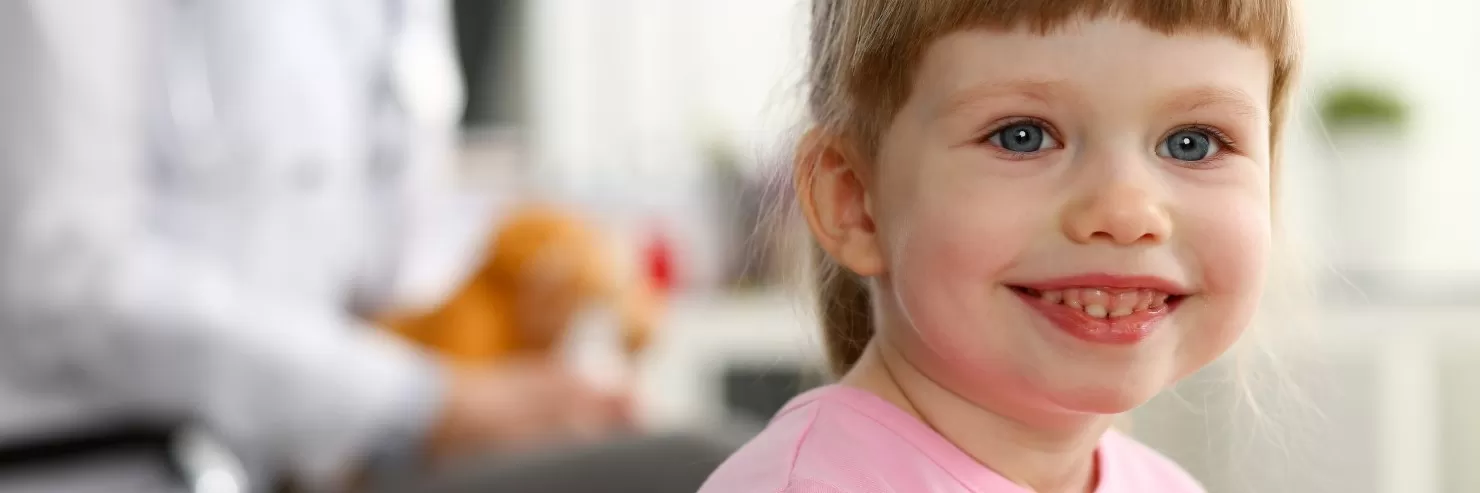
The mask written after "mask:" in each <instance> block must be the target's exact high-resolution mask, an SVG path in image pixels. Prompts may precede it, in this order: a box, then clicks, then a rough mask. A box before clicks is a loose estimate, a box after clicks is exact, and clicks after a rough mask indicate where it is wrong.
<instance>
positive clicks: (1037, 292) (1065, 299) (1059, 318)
mask: <svg viewBox="0 0 1480 493" xmlns="http://www.w3.org/2000/svg"><path fill="white" fill-rule="evenodd" d="M1097 277H1099V278H1098V279H1081V280H1078V281H1075V280H1064V281H1059V282H1048V283H1039V284H1036V285H1009V286H1008V287H1009V288H1011V289H1012V291H1013V293H1015V294H1017V296H1018V298H1020V299H1022V300H1023V302H1024V303H1026V304H1027V305H1028V306H1029V307H1031V308H1033V309H1034V311H1036V312H1038V313H1039V314H1040V315H1042V316H1043V317H1044V318H1047V319H1048V320H1049V321H1050V322H1052V323H1053V325H1054V326H1056V327H1058V328H1059V329H1061V330H1063V331H1064V332H1066V333H1068V334H1069V335H1071V336H1074V337H1076V338H1078V339H1080V340H1083V341H1086V342H1093V343H1100V344H1117V345H1126V344H1135V343H1137V342H1140V341H1143V340H1145V339H1146V338H1147V337H1150V336H1151V334H1152V333H1153V332H1154V331H1155V328H1156V327H1157V325H1158V322H1161V321H1162V320H1163V319H1165V318H1166V317H1167V316H1168V315H1170V314H1171V313H1172V312H1173V311H1175V310H1176V309H1177V307H1178V306H1180V305H1181V303H1182V302H1183V301H1184V300H1186V299H1187V297H1188V296H1190V295H1188V294H1186V293H1185V291H1184V290H1182V289H1181V288H1178V287H1175V285H1173V284H1172V283H1169V282H1166V281H1162V280H1159V279H1138V278H1114V277H1108V276H1097ZM1097 281H1098V282H1097Z"/></svg>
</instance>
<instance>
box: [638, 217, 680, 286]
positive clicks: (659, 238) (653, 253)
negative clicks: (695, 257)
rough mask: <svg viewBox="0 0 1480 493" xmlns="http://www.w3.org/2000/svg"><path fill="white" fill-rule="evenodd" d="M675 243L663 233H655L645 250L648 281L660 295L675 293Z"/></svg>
mask: <svg viewBox="0 0 1480 493" xmlns="http://www.w3.org/2000/svg"><path fill="white" fill-rule="evenodd" d="M673 256H674V255H673V241H672V240H671V239H670V238H669V237H668V235H666V234H663V233H662V232H654V233H652V235H651V236H650V237H649V239H648V243H647V246H646V247H644V248H643V263H644V264H645V266H646V267H647V275H648V280H649V281H651V282H652V283H653V289H654V290H655V291H657V293H658V294H659V295H665V296H666V295H668V294H671V293H673V290H674V288H675V286H676V284H677V280H678V279H677V275H676V273H675V272H674V258H673Z"/></svg>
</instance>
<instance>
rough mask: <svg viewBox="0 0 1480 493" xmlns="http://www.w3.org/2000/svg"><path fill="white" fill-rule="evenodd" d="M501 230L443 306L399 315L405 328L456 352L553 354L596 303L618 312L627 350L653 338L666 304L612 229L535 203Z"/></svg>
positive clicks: (460, 356)
mask: <svg viewBox="0 0 1480 493" xmlns="http://www.w3.org/2000/svg"><path fill="white" fill-rule="evenodd" d="M506 219H507V220H506V221H505V222H504V223H503V224H502V225H501V227H500V228H499V229H498V230H497V231H495V233H494V236H493V238H492V240H491V241H490V242H489V245H488V247H487V250H486V252H485V261H484V263H483V265H482V266H481V267H480V268H479V269H478V270H477V271H476V272H475V273H474V274H473V275H472V276H470V277H469V278H468V280H467V281H466V282H465V284H464V285H463V286H462V287H461V288H460V289H458V290H457V291H456V292H455V294H454V295H453V296H452V297H451V298H450V299H448V300H447V301H446V302H445V303H443V304H442V305H441V306H440V307H438V308H437V309H435V310H432V311H431V312H429V313H423V314H419V315H413V316H408V317H393V318H391V319H390V320H388V321H386V325H388V326H389V327H391V328H392V330H394V331H395V332H397V333H399V334H401V335H402V336H405V337H406V338H409V339H410V340H412V341H415V342H417V343H419V344H422V345H424V346H426V347H427V348H430V349H431V350H433V351H435V352H438V353H440V354H442V355H444V356H446V357H448V358H450V359H451V360H453V361H454V362H457V363H465V364H474V365H479V364H489V363H498V362H500V361H503V360H507V359H510V358H551V357H554V356H555V355H556V354H557V353H558V352H559V350H560V349H561V348H560V346H561V345H562V344H564V343H565V342H566V341H567V339H568V338H569V336H570V332H571V330H572V325H573V324H574V323H575V322H576V320H577V317H578V316H580V315H581V314H582V313H584V312H587V311H590V310H608V312H609V313H612V314H615V315H617V316H616V317H613V318H614V319H615V320H617V321H619V323H618V325H619V327H617V330H620V331H621V334H620V336H621V341H622V343H621V346H622V348H621V350H622V351H624V352H625V353H626V356H628V357H629V358H630V357H633V356H636V355H637V354H638V353H639V352H641V351H642V350H643V349H644V348H645V347H646V346H647V344H648V341H649V338H650V335H651V332H652V330H653V326H654V324H655V323H656V318H657V312H658V310H659V302H658V298H657V296H656V294H655V290H654V289H653V286H652V285H651V284H652V283H651V281H649V280H646V279H644V278H643V277H642V276H635V275H634V276H623V275H620V274H619V273H620V272H623V270H622V269H618V268H616V267H617V265H615V259H616V258H617V256H616V255H614V254H613V249H612V248H611V247H610V246H608V244H606V243H605V242H604V238H603V237H602V235H601V234H600V233H599V232H598V231H597V230H596V229H595V228H593V227H591V225H589V224H588V223H586V222H584V221H582V220H581V219H580V218H579V217H577V216H576V215H575V214H572V213H570V212H567V211H565V210H562V209H560V208H557V207H551V206H545V205H531V206H526V207H523V208H521V209H519V210H516V211H514V212H513V214H512V215H511V216H509V217H507V218H506Z"/></svg>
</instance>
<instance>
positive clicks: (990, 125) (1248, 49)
mask: <svg viewBox="0 0 1480 493" xmlns="http://www.w3.org/2000/svg"><path fill="white" fill-rule="evenodd" d="M1270 79H1271V64H1270V61H1269V57H1268V55H1267V54H1266V53H1265V51H1264V50H1262V49H1260V48H1257V47H1253V46H1250V45H1246V44H1243V43H1240V42H1238V41H1237V40H1235V39H1231V38H1228V37H1224V36H1219V35H1212V34H1208V35H1197V34H1181V35H1176V36H1167V35H1164V34H1161V33H1158V32H1155V31H1151V30H1148V29H1146V28H1144V27H1142V26H1141V25H1140V24H1137V23H1134V22H1130V21H1119V20H1114V19H1102V20H1095V21H1086V22H1084V23H1080V24H1076V25H1071V26H1070V27H1068V28H1066V29H1063V30H1060V31H1056V32H1054V33H1053V34H1049V35H1036V34H1031V33H1025V32H1015V33H1003V32H990V31H984V30H973V31H967V32H959V33H955V34H952V35H949V36H947V37H945V38H942V39H941V40H939V41H938V42H936V43H935V44H934V45H933V46H932V47H931V48H930V49H929V50H928V52H927V53H926V54H925V56H924V58H923V59H922V60H921V64H920V66H919V71H918V73H917V78H916V79H915V86H914V87H913V91H912V93H911V95H910V97H909V99H908V100H907V101H906V103H905V104H904V105H903V107H902V108H901V110H900V111H899V112H898V114H897V115H896V117H895V118H894V120H893V121H892V122H891V124H890V125H889V126H888V128H887V130H886V131H885V132H884V135H882V136H881V143H880V148H879V153H878V155H877V159H876V162H875V163H873V164H874V166H873V167H872V169H873V171H872V172H871V173H869V174H868V175H872V176H868V177H866V178H865V179H864V183H865V187H866V188H867V189H868V190H869V198H868V200H869V201H870V202H871V203H869V204H867V206H865V207H866V208H867V209H868V210H869V211H871V213H872V220H873V224H875V225H876V226H875V228H876V229H874V233H873V234H874V235H875V236H873V237H872V242H873V243H874V244H875V245H877V248H878V252H877V259H878V261H877V268H878V269H879V271H878V272H874V273H870V274H877V275H878V276H879V279H880V281H881V286H882V288H883V290H882V294H884V295H886V296H885V298H888V299H885V300H880V301H881V302H882V303H883V313H884V316H885V320H886V321H887V322H886V323H885V325H886V328H885V329H884V330H885V334H884V336H885V337H887V338H888V339H889V341H890V342H891V343H893V344H894V346H895V347H897V348H899V349H900V350H901V351H903V354H905V355H906V357H907V358H908V359H909V360H910V361H911V362H912V363H914V364H915V365H916V366H918V367H920V369H921V370H923V371H925V372H926V373H927V374H928V375H930V376H931V377H932V378H933V379H935V380H937V381H940V382H941V383H943V384H947V386H948V387H949V388H951V389H952V390H955V391H957V392H958V393H966V394H973V393H974V394H975V395H968V397H970V398H973V399H974V400H979V401H980V400H982V399H997V400H1000V399H1001V398H1002V396H1003V395H1009V396H1011V397H1010V399H1013V400H1015V401H1016V402H1014V403H1013V405H1016V406H1018V407H1020V408H1023V409H1032V410H1044V411H1049V410H1068V411H1084V412H1120V411H1124V410H1127V409H1129V408H1131V407H1134V406H1136V405H1138V404H1140V403H1142V402H1144V401H1145V400H1146V399H1149V398H1150V397H1151V396H1153V395H1154V394H1155V393H1156V392H1158V391H1160V390H1161V389H1163V388H1164V387H1165V386H1166V385H1168V384H1169V383H1171V382H1172V381H1174V380H1176V379H1178V378H1180V377H1182V376H1185V375H1186V374H1188V373H1190V372H1192V371H1194V370H1196V369H1198V368H1200V367H1202V366H1204V365H1206V364H1207V363H1209V362H1210V361H1211V360H1213V359H1214V358H1215V357H1217V356H1218V355H1219V354H1221V353H1222V352H1224V351H1225V350H1226V349H1227V348H1228V347H1229V346H1230V345H1231V344H1232V343H1233V342H1234V340H1235V339H1237V337H1238V335H1239V334H1240V332H1241V331H1242V330H1243V329H1244V327H1245V326H1246V325H1247V324H1248V323H1249V322H1250V319H1251V317H1252V314H1253V312H1254V310H1255V305H1256V299H1257V298H1258V294H1259V290H1260V286H1261V283H1262V281H1263V275H1262V273H1263V268H1264V266H1265V257H1266V254H1267V251H1268V249H1269V243H1270V235H1271V233H1270V194H1269V190H1270V178H1269V177H1270V156H1269V144H1270V143H1269V100H1270V90H1271V89H1270ZM866 176H867V175H866ZM844 262H845V263H846V262H848V259H847V258H844ZM864 264H867V262H865V263H864ZM860 267H862V268H863V269H868V268H869V267H868V266H867V265H860Z"/></svg>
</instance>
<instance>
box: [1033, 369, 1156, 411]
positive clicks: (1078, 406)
mask: <svg viewBox="0 0 1480 493" xmlns="http://www.w3.org/2000/svg"><path fill="white" fill-rule="evenodd" d="M1164 387H1165V383H1164V382H1163V381H1162V379H1151V378H1133V377H1128V378H1122V379H1106V380H1105V381H1096V382H1082V383H1081V384H1080V385H1076V386H1074V388H1072V389H1054V390H1053V391H1051V392H1050V394H1052V395H1051V396H1050V398H1051V399H1053V401H1054V402H1055V403H1056V404H1057V405H1058V406H1059V407H1062V408H1064V409H1067V410H1070V411H1074V412H1079V413H1085V414H1122V413H1125V412H1129V411H1131V410H1133V409H1135V408H1137V407H1140V406H1141V405H1142V404H1145V403H1146V402H1148V401H1150V400H1151V399H1152V398H1153V397H1156V395H1157V394H1158V393H1160V392H1161V390H1162V389H1163V388H1164Z"/></svg>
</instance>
